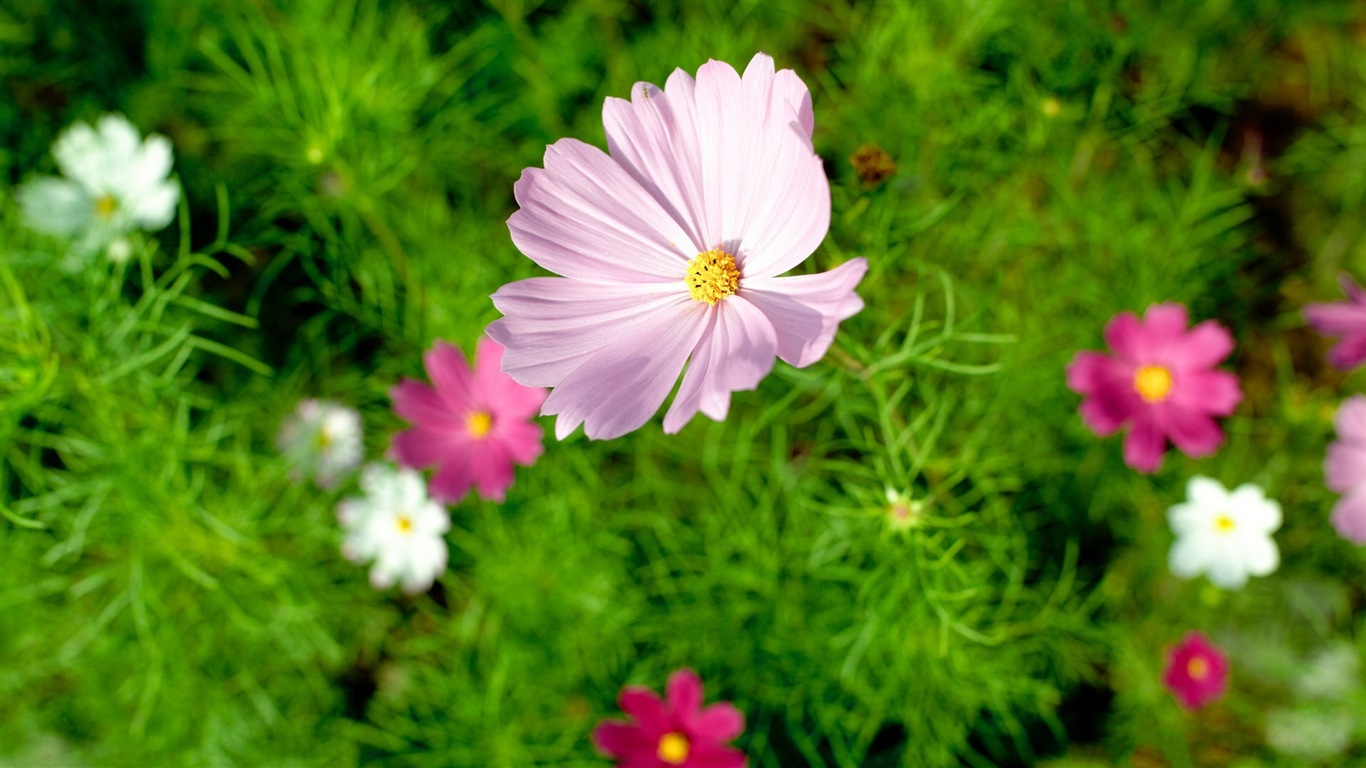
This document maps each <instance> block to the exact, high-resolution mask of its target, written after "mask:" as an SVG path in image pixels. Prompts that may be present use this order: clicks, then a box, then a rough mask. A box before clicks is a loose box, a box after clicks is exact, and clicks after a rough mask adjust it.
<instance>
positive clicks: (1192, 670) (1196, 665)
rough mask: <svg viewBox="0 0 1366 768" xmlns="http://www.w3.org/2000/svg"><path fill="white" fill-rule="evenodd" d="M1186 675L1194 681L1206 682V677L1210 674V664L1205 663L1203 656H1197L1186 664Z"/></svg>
mask: <svg viewBox="0 0 1366 768" xmlns="http://www.w3.org/2000/svg"><path fill="white" fill-rule="evenodd" d="M1186 674H1188V675H1190V678H1191V679H1192V680H1204V679H1205V675H1208V674H1209V662H1208V661H1205V657H1203V656H1196V657H1195V658H1193V659H1191V660H1190V661H1188V662H1186Z"/></svg>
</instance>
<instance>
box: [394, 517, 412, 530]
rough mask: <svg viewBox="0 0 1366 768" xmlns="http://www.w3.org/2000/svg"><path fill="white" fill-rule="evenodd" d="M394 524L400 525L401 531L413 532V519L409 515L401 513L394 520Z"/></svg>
mask: <svg viewBox="0 0 1366 768" xmlns="http://www.w3.org/2000/svg"><path fill="white" fill-rule="evenodd" d="M394 524H395V525H397V526H398V532H399V533H412V532H413V520H412V518H410V517H408V516H407V515H399V516H398V518H397V519H396V520H394Z"/></svg>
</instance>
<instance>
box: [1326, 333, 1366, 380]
mask: <svg viewBox="0 0 1366 768" xmlns="http://www.w3.org/2000/svg"><path fill="white" fill-rule="evenodd" d="M1328 362H1330V363H1332V364H1333V367H1335V368H1338V369H1339V370H1343V371H1350V370H1352V369H1353V368H1356V367H1357V366H1359V365H1361V364H1362V363H1366V333H1356V334H1352V335H1350V336H1347V337H1346V338H1344V339H1343V340H1342V341H1340V342H1338V343H1337V344H1336V345H1335V346H1334V347H1333V348H1332V349H1330V350H1328Z"/></svg>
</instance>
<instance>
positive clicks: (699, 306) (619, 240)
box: [488, 53, 867, 439]
mask: <svg viewBox="0 0 1366 768" xmlns="http://www.w3.org/2000/svg"><path fill="white" fill-rule="evenodd" d="M603 124H604V128H605V129H606V133H607V147H608V150H609V151H610V152H611V154H610V155H608V154H607V153H604V152H603V151H601V150H599V149H597V148H596V147H592V146H589V145H588V144H585V143H583V142H581V141H578V140H575V139H561V140H560V141H557V142H555V143H554V144H552V145H551V146H550V147H549V148H547V149H546V153H545V168H544V169H541V168H528V169H527V170H526V171H525V172H524V173H523V174H522V178H521V179H520V180H518V182H517V185H516V187H515V188H514V191H515V193H516V197H517V203H518V205H519V206H521V207H520V210H518V211H517V212H516V213H514V214H513V215H512V217H511V218H510V219H509V220H508V229H510V230H511V232H512V241H513V243H515V244H516V246H517V248H518V249H519V250H521V252H522V253H524V254H526V255H527V256H528V257H530V258H531V259H532V260H533V261H535V262H536V263H537V264H539V265H540V266H541V267H544V268H545V269H547V270H549V271H551V272H553V273H555V274H556V275H558V277H535V278H531V279H529V280H521V281H518V282H515V283H511V284H508V285H505V286H503V287H502V288H500V289H499V290H498V291H497V293H495V294H494V295H493V303H494V306H496V307H497V308H498V310H499V311H501V312H502V313H503V314H504V315H505V316H504V317H503V318H502V319H500V320H497V321H495V322H494V323H493V324H492V325H490V326H489V328H488V334H489V335H490V336H491V337H493V338H494V339H496V340H498V341H499V342H500V343H502V344H503V345H504V346H505V347H506V348H507V354H506V355H505V356H504V358H503V370H505V371H507V372H508V373H509V374H511V375H512V377H513V378H515V379H516V380H517V381H519V382H521V383H523V384H526V385H527V386H536V387H553V388H554V390H553V391H552V392H551V393H550V396H549V397H548V398H547V399H546V401H545V406H544V408H543V409H542V412H543V413H546V414H558V415H559V419H558V420H557V421H556V425H555V433H556V435H557V436H558V437H560V438H564V437H566V436H568V435H569V434H570V433H571V432H573V431H574V430H575V429H576V428H577V427H578V425H580V424H583V425H584V432H585V433H586V434H587V435H588V437H590V438H598V439H608V438H614V437H619V436H621V435H624V434H626V433H627V432H630V431H632V430H635V429H637V428H639V427H640V426H641V425H643V424H644V423H645V422H646V421H648V420H649V419H650V416H651V415H652V414H654V412H655V411H656V410H658V409H659V407H660V405H662V404H663V403H664V400H665V398H667V397H668V395H669V392H670V390H672V389H673V387H674V383H675V382H676V381H677V380H678V377H679V374H680V373H683V369H684V365H685V363H686V364H687V372H686V373H683V380H682V383H681V384H680V385H679V388H678V393H677V395H675V397H674V400H673V404H672V405H671V406H670V408H669V410H668V412H667V413H666V414H665V416H664V431H665V432H670V433H672V432H677V431H678V430H680V429H682V428H683V426H684V425H685V424H687V423H688V421H689V420H690V419H692V417H693V416H694V415H695V414H696V413H697V412H698V411H699V410H700V411H701V412H703V413H705V414H706V415H707V416H710V417H711V418H713V419H716V420H718V421H719V420H722V419H724V418H725V417H726V414H727V412H728V410H729V408H730V394H731V392H735V391H738V390H748V389H754V388H755V387H757V386H758V385H759V382H760V381H761V380H762V379H763V378H764V376H766V375H767V374H768V372H769V371H770V370H771V369H772V368H773V361H774V357H775V356H777V357H781V358H782V359H783V360H785V361H787V362H788V363H790V364H792V365H794V366H797V367H799V368H800V367H804V366H808V365H811V364H812V363H814V362H816V361H817V360H819V359H820V358H821V357H822V356H824V355H825V352H826V350H827V349H828V348H829V346H830V343H831V341H832V340H833V339H834V336H835V331H836V329H837V328H838V327H839V323H840V321H841V320H844V319H846V318H848V317H850V316H852V315H854V314H855V313H856V312H858V311H859V310H860V309H861V308H862V307H863V301H862V300H861V299H859V297H858V295H857V294H855V293H854V287H855V286H856V285H857V284H858V282H859V280H860V279H862V277H863V275H864V273H865V272H866V271H867V263H866V262H865V261H864V260H863V259H852V260H850V261H848V262H846V263H844V264H842V265H840V266H839V267H837V268H835V269H833V270H831V271H829V272H824V273H819V274H809V275H796V276H790V277H779V275H781V274H782V273H784V272H787V271H788V270H790V269H792V268H794V267H796V266H798V265H800V264H801V263H802V262H803V261H805V260H806V259H807V257H809V256H810V255H811V253H812V252H813V251H814V250H815V249H816V247H817V246H818V245H820V243H821V241H822V240H823V239H824V238H825V233H826V231H827V230H828V229H829V226H830V188H829V183H828V182H827V180H826V177H825V171H824V168H823V167H822V165H821V159H820V157H818V156H817V155H816V153H815V152H814V150H813V149H812V145H811V131H812V128H813V124H814V123H813V117H812V110H811V96H810V94H809V93H808V91H807V88H806V85H805V84H803V83H802V81H801V79H800V78H798V77H797V75H796V74H794V73H793V72H792V71H791V70H786V69H785V70H782V71H779V72H776V73H775V72H774V68H773V59H771V58H769V57H768V56H766V55H764V54H762V53H761V54H756V55H755V56H754V58H753V59H752V60H751V61H750V63H749V66H748V67H747V68H746V69H745V72H744V75H743V77H742V76H741V75H740V74H738V73H737V72H736V71H735V70H734V69H733V68H732V67H731V66H730V65H729V64H726V63H724V62H718V61H709V62H708V63H706V64H704V65H703V66H702V67H701V68H700V69H699V70H698V71H697V78H696V80H694V79H693V78H692V76H690V75H689V74H688V73H686V72H684V71H682V70H675V71H674V73H673V74H672V75H670V77H669V80H668V82H667V84H666V85H665V88H664V89H663V90H660V89H659V88H656V87H655V86H653V85H651V84H649V83H638V84H637V85H636V86H635V87H634V88H633V89H632V91H631V100H630V101H627V100H625V99H615V98H612V99H608V100H607V102H606V104H604V106H603Z"/></svg>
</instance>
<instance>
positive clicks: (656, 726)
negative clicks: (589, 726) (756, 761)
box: [593, 669, 748, 768]
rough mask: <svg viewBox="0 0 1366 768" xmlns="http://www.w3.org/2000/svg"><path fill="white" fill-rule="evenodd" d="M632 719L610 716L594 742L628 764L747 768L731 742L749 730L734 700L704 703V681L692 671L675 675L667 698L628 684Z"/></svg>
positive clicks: (626, 701)
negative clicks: (706, 704) (610, 718)
mask: <svg viewBox="0 0 1366 768" xmlns="http://www.w3.org/2000/svg"><path fill="white" fill-rule="evenodd" d="M618 703H619V704H620V706H621V709H622V711H623V712H625V713H626V714H627V716H629V717H630V720H629V721H625V722H623V721H620V720H607V721H605V722H603V723H602V724H601V725H599V726H598V727H597V728H596V729H594V730H593V743H594V744H595V745H597V748H598V749H599V750H600V751H601V752H602V753H603V754H605V755H607V756H609V757H612V758H614V759H616V760H617V764H618V765H619V766H622V768H674V767H675V766H677V767H678V768H744V766H745V765H747V764H748V761H747V760H746V758H745V754H744V753H743V752H741V751H740V750H738V749H735V748H734V747H728V746H726V742H728V741H730V740H732V739H734V738H735V737H736V736H739V735H740V732H741V731H743V730H744V729H745V716H744V715H743V714H741V713H740V710H738V709H736V708H735V707H734V706H732V705H730V704H728V703H724V702H722V703H719V704H713V705H711V706H710V707H706V708H703V706H702V681H701V680H699V679H698V677H697V675H696V674H695V673H694V672H693V671H692V670H690V669H682V670H679V671H677V672H675V673H673V674H672V675H670V676H669V686H668V690H667V698H666V699H665V700H664V701H661V700H660V698H659V697H658V696H656V695H655V693H654V692H653V691H651V690H650V689H648V688H640V687H636V686H628V687H627V688H625V689H623V690H622V692H621V698H620V699H619V700H618Z"/></svg>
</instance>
